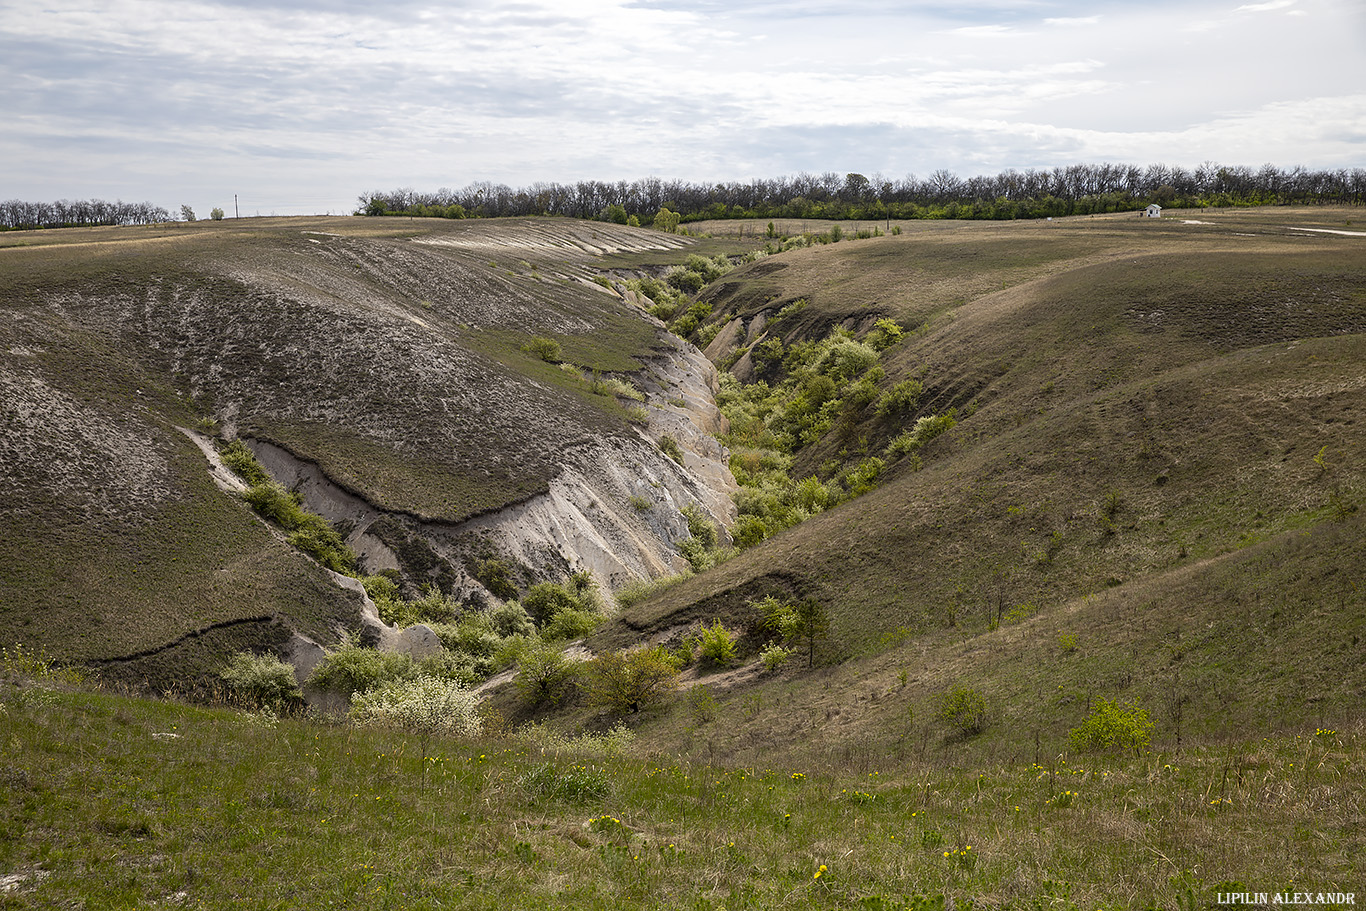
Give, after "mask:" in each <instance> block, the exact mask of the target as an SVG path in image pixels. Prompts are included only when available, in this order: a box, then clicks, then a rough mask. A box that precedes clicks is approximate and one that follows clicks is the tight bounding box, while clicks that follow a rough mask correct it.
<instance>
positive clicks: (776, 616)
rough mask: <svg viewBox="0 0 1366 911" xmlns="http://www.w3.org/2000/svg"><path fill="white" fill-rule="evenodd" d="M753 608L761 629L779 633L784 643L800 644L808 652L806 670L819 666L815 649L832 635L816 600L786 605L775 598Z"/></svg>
mask: <svg viewBox="0 0 1366 911" xmlns="http://www.w3.org/2000/svg"><path fill="white" fill-rule="evenodd" d="M751 605H752V606H753V607H754V608H756V609H757V610H758V611H759V615H760V621H759V626H760V629H762V630H764V631H766V632H769V633H776V634H777V635H779V636H781V637H782V640H783V641H784V642H793V643H796V644H799V645H800V646H801V647H802V648H803V649H804V650H805V651H806V666H807V667H815V665H816V646H817V644H818V643H819V642H821V641H823V640H824V639H825V637H826V636H828V635H829V634H830V617H829V615H828V614H827V613H826V611H825V606H824V605H822V604H821V603H820V602H819V601H817V600H816V599H815V598H807V599H806V600H804V601H799V602H797V603H796V604H785V603H783V602H782V601H779V600H778V599H777V598H775V597H774V596H772V595H769V596H768V597H767V598H764V599H762V600H760V601H753V602H751Z"/></svg>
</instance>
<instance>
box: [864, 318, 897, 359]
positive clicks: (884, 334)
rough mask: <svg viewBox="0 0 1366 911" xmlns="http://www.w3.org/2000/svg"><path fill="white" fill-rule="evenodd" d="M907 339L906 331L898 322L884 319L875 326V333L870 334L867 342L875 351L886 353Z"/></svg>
mask: <svg viewBox="0 0 1366 911" xmlns="http://www.w3.org/2000/svg"><path fill="white" fill-rule="evenodd" d="M905 337H906V331H905V330H904V329H902V328H901V326H900V324H899V323H897V322H896V320H892V319H888V318H887V317H883V318H882V319H880V320H878V321H877V322H876V323H874V324H873V331H872V332H870V333H868V338H867V340H866V341H867V343H868V344H869V345H871V346H872V347H873V349H874V350H875V351H885V350H886V349H888V348H890V347H892V346H893V345H895V344H896V343H897V342H899V341H901V340H902V339H903V338H905Z"/></svg>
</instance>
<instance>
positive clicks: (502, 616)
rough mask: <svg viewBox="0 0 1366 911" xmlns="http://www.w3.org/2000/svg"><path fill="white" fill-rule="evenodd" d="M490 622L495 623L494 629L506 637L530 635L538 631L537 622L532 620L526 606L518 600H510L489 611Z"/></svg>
mask: <svg viewBox="0 0 1366 911" xmlns="http://www.w3.org/2000/svg"><path fill="white" fill-rule="evenodd" d="M488 617H489V622H490V623H492V624H493V630H494V632H496V633H497V634H498V635H499V636H502V637H503V638H504V639H507V638H510V637H512V636H530V635H532V634H533V633H535V632H536V624H535V623H533V622H532V620H531V615H530V614H528V613H527V612H526V608H524V607H522V605H520V604H518V603H517V602H516V601H508V602H507V603H505V604H501V605H499V606H497V607H495V608H493V609H492V610H490V611H489V612H488Z"/></svg>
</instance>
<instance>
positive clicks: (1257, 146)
mask: <svg viewBox="0 0 1366 911" xmlns="http://www.w3.org/2000/svg"><path fill="white" fill-rule="evenodd" d="M1292 7H1293V8H1292ZM1272 10H1281V11H1284V12H1287V13H1290V14H1298V15H1295V16H1294V18H1291V17H1290V16H1256V15H1244V13H1250V12H1267V11H1272ZM1362 25H1363V13H1362V11H1361V9H1360V7H1359V6H1358V5H1357V3H1356V2H1355V0H1300V2H1299V3H1295V4H1292V3H1290V2H1288V0H1273V2H1268V3H1256V4H1249V5H1246V6H1244V7H1241V8H1238V9H1233V8H1232V6H1231V5H1229V4H1227V0H1158V2H1156V3H1153V4H1128V3H1122V2H1119V0H1091V2H1088V3H1087V4H1086V5H1085V6H1083V5H1082V4H1081V3H1080V2H1077V0H1054V2H1048V3H1043V2H1033V0H981V2H968V3H960V4H955V5H948V4H944V5H929V4H919V3H912V4H897V5H893V4H887V3H883V2H877V0H851V2H850V3H849V4H838V5H834V4H829V3H824V2H816V0H796V2H781V3H780V2H777V0H762V2H741V3H734V2H726V3H722V2H721V0H567V2H563V3H555V2H552V0H522V2H519V3H517V4H515V5H510V4H507V3H501V2H498V0H461V2H437V0H395V2H391V3H389V4H386V5H384V6H377V5H373V4H371V3H368V2H362V0H288V2H286V0H179V2H172V0H105V2H103V3H101V4H99V5H94V4H89V3H87V2H85V0H45V4H44V5H42V6H38V5H33V4H29V3H27V2H25V0H0V84H4V85H5V86H6V89H5V91H4V92H3V93H0V114H3V115H4V117H5V123H6V130H5V131H4V132H3V133H0V159H2V160H4V161H5V162H6V165H7V166H6V168H5V170H4V173H3V174H2V175H0V196H2V197H14V196H19V197H30V198H57V197H59V196H80V195H103V196H111V197H112V196H123V197H124V198H146V199H151V200H153V201H158V202H161V203H163V204H167V205H170V206H172V207H174V206H178V205H179V203H180V202H189V203H190V204H191V205H194V206H196V208H208V207H210V206H213V205H223V201H222V199H221V193H222V189H221V188H222V187H247V186H251V187H264V188H268V189H266V190H263V191H262V192H263V194H264V195H266V196H270V197H274V198H273V199H265V200H264V202H266V203H270V202H280V203H282V204H283V203H291V204H292V203H300V204H301V205H303V208H302V210H303V211H314V210H315V209H318V208H320V209H323V210H325V209H327V208H332V209H334V210H340V209H342V208H345V207H347V206H349V205H351V204H353V203H354V198H355V195H356V194H357V193H359V192H362V191H364V190H367V189H375V188H384V187H392V186H402V185H412V186H421V187H433V188H434V187H437V186H441V185H453V186H459V185H463V184H465V183H468V182H470V181H474V180H481V179H489V180H495V181H501V182H507V183H511V184H514V185H521V184H529V183H531V182H533V181H537V180H574V179H579V178H586V177H594V178H601V179H632V178H635V177H638V176H643V175H646V174H658V175H662V176H670V177H675V176H676V177H682V178H686V179H697V180H710V179H730V178H737V177H753V176H765V175H771V174H782V173H790V172H792V171H795V170H800V169H808V170H826V169H848V170H860V171H863V172H865V173H869V172H872V171H875V170H879V169H881V170H883V171H884V172H886V173H888V174H904V173H908V172H921V173H928V172H929V171H932V170H934V169H936V168H940V167H947V168H950V169H954V170H960V171H973V172H975V171H976V169H983V170H990V171H993V172H994V171H995V170H1000V169H1003V168H1007V167H1041V166H1050V167H1051V166H1054V165H1065V164H1070V163H1072V162H1073V161H1076V160H1082V159H1087V160H1091V159H1097V158H1108V159H1110V160H1125V161H1136V162H1138V163H1147V161H1150V160H1151V161H1157V160H1161V161H1168V162H1171V163H1177V162H1181V161H1185V162H1188V163H1198V162H1199V161H1203V160H1205V159H1215V160H1221V161H1224V162H1226V163H1230V164H1234V163H1242V164H1249V163H1251V164H1260V163H1262V162H1264V161H1276V162H1278V163H1280V162H1287V163H1305V164H1308V165H1323V166H1329V165H1332V166H1337V165H1347V164H1352V165H1356V166H1360V165H1361V164H1362V162H1363V160H1366V154H1364V153H1366V137H1363V136H1362V135H1361V132H1362V131H1361V129H1360V127H1359V126H1357V124H1360V123H1362V122H1366V116H1363V115H1364V114H1366V112H1364V111H1363V110H1362V106H1361V104H1360V96H1359V95H1354V94H1352V92H1353V89H1354V87H1355V86H1359V85H1363V84H1366V55H1362V54H1361V53H1360V51H1359V49H1358V48H1357V47H1356V44H1355V41H1356V40H1357V39H1358V38H1359V36H1360V35H1361V34H1362ZM1354 36H1356V37H1355V38H1354ZM1212 39H1215V40H1212ZM1267 54H1271V55H1273V56H1274V59H1275V60H1276V66H1275V67H1274V68H1272V67H1269V66H1267V65H1266V64H1265V60H1266V55H1267ZM1354 118H1355V119H1354ZM870 159H871V160H870ZM213 188H220V189H213ZM195 193H204V194H206V195H208V194H210V193H216V194H219V196H218V197H215V198H213V199H203V200H199V199H196V198H194V194H195ZM163 194H166V195H169V196H170V198H165V197H164V196H163ZM318 200H327V201H328V202H329V204H328V205H326V206H318V205H317V201H318ZM279 208H280V209H281V210H283V209H284V207H283V205H281V206H280V207H279Z"/></svg>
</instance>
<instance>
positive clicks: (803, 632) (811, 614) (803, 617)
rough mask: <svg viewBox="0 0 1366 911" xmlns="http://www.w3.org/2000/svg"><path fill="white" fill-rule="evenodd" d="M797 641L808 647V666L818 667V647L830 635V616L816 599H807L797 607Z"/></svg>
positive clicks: (795, 630) (795, 631)
mask: <svg viewBox="0 0 1366 911" xmlns="http://www.w3.org/2000/svg"><path fill="white" fill-rule="evenodd" d="M796 614H797V624H796V627H795V629H794V633H795V635H796V639H797V641H798V642H801V643H802V644H803V645H804V646H805V647H806V666H807V667H815V666H816V645H817V643H819V642H823V641H824V640H825V638H826V636H828V635H829V634H830V616H829V614H827V613H826V612H825V606H824V605H823V604H821V603H820V602H819V601H817V600H816V599H815V598H807V599H806V600H805V601H800V602H798V603H797V605H796Z"/></svg>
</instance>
